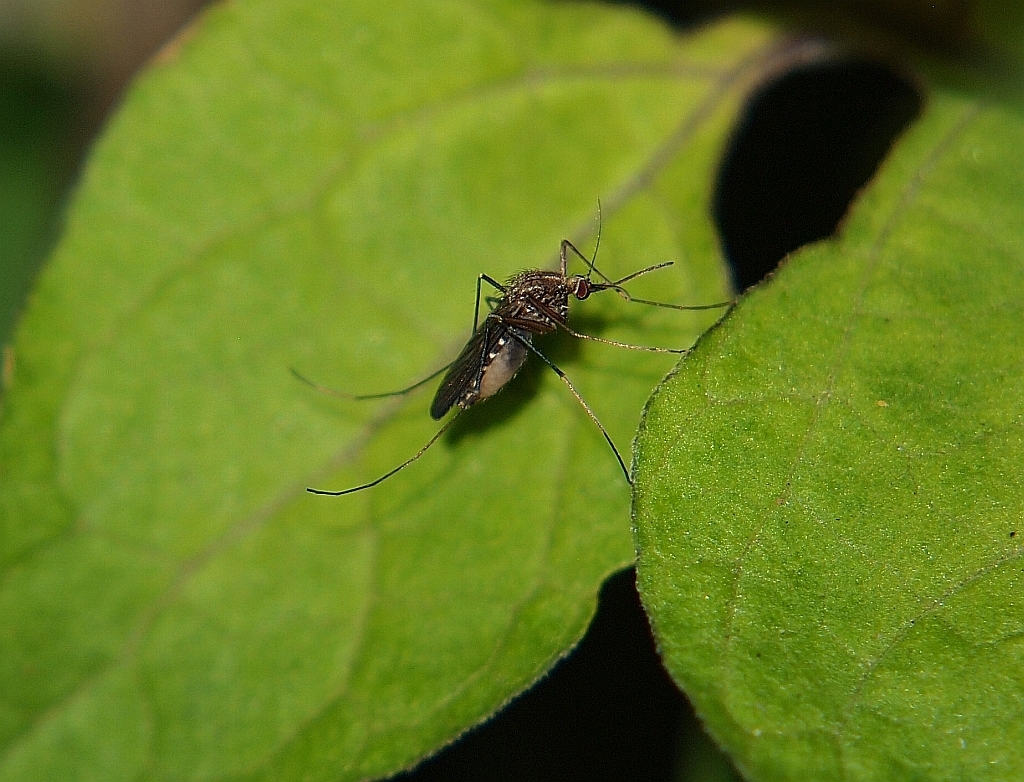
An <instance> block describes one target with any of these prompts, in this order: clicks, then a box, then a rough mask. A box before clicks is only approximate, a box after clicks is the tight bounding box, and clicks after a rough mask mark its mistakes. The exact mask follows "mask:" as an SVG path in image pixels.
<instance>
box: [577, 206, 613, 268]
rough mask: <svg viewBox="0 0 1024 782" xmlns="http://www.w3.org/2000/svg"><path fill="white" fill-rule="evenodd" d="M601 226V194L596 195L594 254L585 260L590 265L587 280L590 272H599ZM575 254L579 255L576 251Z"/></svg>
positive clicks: (602, 224)
mask: <svg viewBox="0 0 1024 782" xmlns="http://www.w3.org/2000/svg"><path fill="white" fill-rule="evenodd" d="M603 226H604V214H603V213H602V212H601V196H598V197H597V241H595V242H594V255H593V257H591V259H590V260H589V261H587V266H588V267H590V268H588V269H587V280H588V281H589V280H590V273H591V272H597V273H598V274H601V272H598V271H597V251H598V250H600V249H601V228H602V227H603ZM573 249H574V250H575V249H576V248H575V247H573ZM576 254H577V255H579V253H578V252H577V253H576ZM583 260H587V259H586V258H584V259H583ZM601 276H602V277H604V275H603V274H601ZM604 278H605V279H606V280H607V279H608V278H607V277H604Z"/></svg>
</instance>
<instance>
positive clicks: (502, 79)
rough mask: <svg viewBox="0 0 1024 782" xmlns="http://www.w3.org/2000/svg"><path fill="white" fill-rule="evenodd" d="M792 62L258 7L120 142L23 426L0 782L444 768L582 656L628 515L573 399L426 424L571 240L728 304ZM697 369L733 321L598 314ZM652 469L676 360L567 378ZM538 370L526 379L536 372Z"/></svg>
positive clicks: (325, 10) (536, 384) (664, 37)
mask: <svg viewBox="0 0 1024 782" xmlns="http://www.w3.org/2000/svg"><path fill="white" fill-rule="evenodd" d="M772 35H773V33H772V32H771V31H769V30H767V29H765V28H763V27H760V26H757V25H753V24H748V23H742V22H734V23H731V24H725V25H721V26H718V27H712V28H708V29H706V30H703V31H701V32H700V33H698V34H696V35H694V36H693V37H691V38H687V39H678V38H676V37H674V36H673V35H672V34H670V32H669V31H668V30H667V29H666V28H665V27H664V26H663V25H661V24H660V23H658V22H656V21H655V20H652V19H651V18H649V17H646V16H643V15H641V14H639V13H637V12H635V11H632V10H628V9H608V8H600V7H589V6H586V7H585V6H577V5H573V4H559V3H554V4H551V5H539V4H532V3H523V2H514V3H503V2H482V1H481V2H459V3H456V2H451V3H444V2H441V3H438V2H433V1H431V2H426V1H424V2H407V3H400V4H398V3H390V4H389V3H381V2H352V0H345V2H334V3H313V2H308V1H304V2H299V1H298V0H288V1H284V2H283V1H282V0H272V1H271V0H263V1H257V0H252V1H251V2H239V3H226V4H222V5H218V6H216V7H214V8H212V10H211V11H210V12H209V13H207V14H206V15H205V16H204V17H203V19H202V21H201V22H200V23H198V24H197V25H196V27H195V28H194V29H193V30H191V31H190V34H189V35H188V36H186V37H185V38H184V39H182V40H181V41H178V42H177V43H176V44H175V45H174V46H172V47H170V48H169V49H168V50H166V51H165V52H164V53H163V55H162V56H161V57H160V58H158V60H157V61H156V62H155V63H154V65H153V66H152V67H151V68H150V70H149V71H148V72H147V73H145V74H144V75H143V76H142V77H141V78H140V79H139V81H138V83H137V84H136V85H135V86H134V87H133V88H132V90H131V91H130V93H129V94H128V95H127V97H126V99H125V102H124V105H123V106H122V108H121V110H120V112H119V113H118V114H117V116H116V117H114V118H113V120H112V122H111V124H110V126H109V128H108V129H107V131H106V133H105V135H104V136H103V138H101V139H100V140H99V142H98V143H97V145H96V148H95V150H94V153H93V156H92V159H91V161H90V163H89V166H88V168H87V170H86V171H85V174H84V177H83V181H82V183H81V185H80V188H79V191H78V193H77V196H76V198H75V200H74V203H73V205H72V207H71V209H70V213H69V216H68V220H67V230H66V234H65V235H64V237H63V239H62V241H61V243H60V246H59V248H58V250H57V252H56V253H55V255H54V257H53V259H52V260H51V263H50V265H49V267H48V268H47V270H46V272H45V273H44V275H43V277H42V279H41V280H40V283H39V286H38V289H37V290H36V292H35V295H34V296H33V300H32V304H31V306H30V308H29V310H28V311H27V313H26V316H25V318H24V320H23V322H22V324H21V328H20V330H19V332H18V335H17V341H16V344H15V350H14V373H13V384H12V386H11V388H10V390H9V395H8V398H7V400H6V404H5V407H4V410H3V419H2V422H0V473H2V475H3V481H2V482H0V566H2V567H3V568H4V571H3V580H2V581H0V746H2V747H3V752H2V755H0V780H5V782H6V781H7V780H25V779H47V780H49V779H54V778H61V779H102V780H117V779H133V780H134V779H156V778H159V779H163V780H174V779H194V780H201V779H212V778H225V777H230V778H232V779H255V778H268V779H297V778H302V779H332V780H333V779H354V778H365V777H372V776H375V775H383V774H386V773H390V772H393V771H395V770H397V769H400V768H402V767H404V766H407V765H409V764H410V763H412V762H414V761H415V760H416V759H418V758H420V757H422V756H423V755H424V754H426V753H428V752H430V751H432V750H435V749H436V748H438V747H439V746H441V745H442V744H444V743H445V742H448V741H450V740H451V739H453V738H454V737H455V736H457V735H458V734H459V733H461V732H463V731H464V730H466V729H467V728H468V727H470V726H471V725H473V724H475V723H477V722H479V721H480V720H482V719H484V718H485V717H486V716H487V715H489V714H491V713H492V712H493V711H494V710H495V709H496V708H498V707H499V706H500V705H501V704H502V703H504V702H506V701H507V700H508V699H509V698H511V697H512V696H513V695H514V694H516V693H517V692H519V691H521V690H522V689H523V688H524V687H526V686H527V685H529V684H530V683H531V682H532V681H534V680H536V679H537V678H538V677H539V676H540V675H541V674H542V673H543V672H544V671H545V670H546V669H547V668H548V667H549V666H550V665H551V664H552V663H553V662H554V661H555V660H557V659H558V658H559V657H560V656H561V655H563V654H565V653H566V651H567V650H568V649H569V648H570V647H571V646H572V645H573V644H574V643H575V642H576V641H577V640H578V639H579V637H580V636H581V634H582V632H583V630H584V628H585V626H586V625H587V623H588V621H589V619H590V617H591V615H592V614H593V611H594V605H595V596H596V593H597V589H598V586H599V584H600V582H601V581H602V579H603V578H604V577H605V576H606V575H607V574H608V573H610V572H611V571H613V570H616V569H618V568H621V567H622V566H624V565H627V564H629V563H630V562H631V560H632V558H633V551H632V546H631V541H630V535H629V518H628V514H627V511H628V495H629V492H628V487H627V485H626V483H625V481H624V480H623V476H622V475H621V474H620V472H619V468H618V466H617V464H616V462H615V459H614V458H613V455H612V454H611V453H610V452H609V450H608V448H607V445H606V444H605V442H604V440H603V438H602V437H601V434H600V432H598V431H597V430H596V429H595V428H594V427H593V425H592V424H591V422H590V421H589V419H588V418H587V416H586V414H585V413H584V411H583V410H582V409H580V407H579V406H578V405H577V403H576V402H575V400H574V399H573V398H572V396H571V395H570V394H569V393H568V392H567V390H566V389H565V388H564V387H563V386H562V385H561V384H560V383H559V381H558V380H557V378H555V377H554V376H553V375H551V374H550V373H547V372H546V371H545V370H543V368H542V367H541V368H537V367H534V368H533V370H531V371H527V372H525V373H524V377H522V378H520V379H518V380H517V382H516V384H515V387H514V388H510V389H509V390H508V391H506V392H505V393H503V394H502V395H500V396H499V397H497V398H496V399H494V400H493V401H490V402H488V404H487V405H482V406H481V407H480V408H479V410H476V409H474V410H473V411H470V412H468V413H467V414H465V416H464V417H463V419H462V420H460V422H459V424H458V425H457V426H456V427H455V428H454V429H453V430H452V431H451V433H450V435H451V436H446V437H444V438H443V439H442V440H441V441H440V442H439V443H438V444H437V445H436V446H435V447H434V448H433V449H432V450H431V451H429V452H428V453H427V454H426V455H425V456H424V457H423V458H422V459H421V460H420V461H418V462H417V463H415V464H414V465H413V466H411V467H409V468H408V469H407V470H405V471H404V472H402V473H401V474H400V475H398V476H396V477H394V478H392V479H391V480H390V481H388V482H387V483H386V484H384V485H382V486H380V487H378V488H377V489H375V490H373V491H367V492H363V493H360V494H356V495H353V496H347V497H343V498H324V497H314V496H310V495H308V494H306V492H305V491H304V488H305V487H306V486H308V485H316V486H322V487H326V488H341V487H346V486H351V485H354V484H356V483H359V482H361V481H365V480H368V479H372V478H375V477H376V476H378V475H380V474H382V473H383V472H384V471H386V470H388V469H389V468H391V467H393V466H394V465H396V464H398V463H400V462H401V461H402V460H404V459H406V458H407V457H408V456H409V455H410V454H412V453H414V452H415V451H416V450H417V449H418V448H419V447H420V446H421V445H422V444H423V443H424V442H426V440H427V439H428V438H429V437H430V436H431V435H432V434H433V432H434V431H435V430H436V426H437V425H436V424H435V423H434V422H433V421H431V420H430V419H429V417H428V416H427V414H426V411H427V408H428V405H429V392H427V391H421V392H417V393H415V394H411V395H409V397H407V398H402V399H394V400H390V401H384V402H353V401H346V400H339V399H336V398H331V397H328V396H324V395H319V394H317V393H316V392H315V391H313V390H312V389H310V388H308V387H306V386H304V385H302V384H300V383H298V382H297V381H296V380H295V378H294V377H292V375H291V374H290V372H289V368H291V367H294V368H296V369H297V370H299V371H301V372H302V373H303V374H305V375H308V376H310V377H312V378H314V379H315V380H317V381H318V382H320V383H323V384H325V385H330V386H336V387H339V388H342V389H345V390H347V391H352V392H356V393H358V392H364V393H365V392H376V391H385V390H389V389H393V388H401V387H403V386H406V385H408V384H409V383H411V382H413V381H415V380H417V379H419V378H420V377H423V376H424V375H426V374H429V373H430V372H431V371H432V370H434V369H436V368H437V367H438V366H442V365H443V364H445V363H446V362H447V361H450V360H451V358H452V357H453V356H454V355H455V353H456V352H457V350H458V349H459V347H460V343H461V341H463V340H465V339H466V337H467V336H468V331H469V327H470V322H471V310H472V306H473V294H474V283H475V281H476V276H477V274H478V273H480V272H487V273H489V274H491V275H493V276H495V277H499V278H500V277H502V276H505V275H508V274H511V273H512V272H514V271H516V270H517V269H519V268H522V267H528V266H542V265H548V264H550V263H551V262H552V260H553V259H554V257H555V254H556V252H557V248H558V242H559V240H560V239H562V238H563V237H565V236H570V237H573V238H580V239H586V238H587V237H588V236H592V235H593V230H594V227H595V221H594V215H595V211H596V209H595V207H596V200H597V198H598V196H601V197H602V198H603V202H604V217H605V219H604V239H603V242H602V247H601V254H600V257H599V259H598V260H599V263H600V266H601V268H602V269H603V270H604V271H605V272H606V273H608V274H612V275H617V274H626V273H629V272H631V271H634V270H635V269H638V268H640V267H642V266H644V265H647V264H649V263H655V262H660V261H664V260H669V259H672V260H675V261H677V262H679V263H678V265H677V266H676V267H674V268H673V269H670V270H666V271H663V272H659V273H658V274H657V275H655V274H652V275H650V276H649V277H648V278H645V279H641V280H637V281H636V286H635V288H632V290H633V291H634V292H635V293H636V294H637V295H640V296H647V297H649V298H659V299H663V300H668V301H674V302H686V303H700V302H708V301H720V300H721V298H722V297H723V295H724V293H725V286H726V282H725V278H726V273H725V271H724V270H723V268H722V267H721V264H720V260H719V258H718V253H717V251H716V249H715V247H716V245H715V239H714V233H713V229H712V226H711V224H710V221H709V219H708V217H707V199H708V192H709V190H710V184H709V183H710V182H711V180H712V176H713V169H714V163H715V161H716V159H717V154H718V151H719V149H720V148H721V145H722V143H723V139H724V138H725V136H726V134H727V132H728V128H729V127H730V124H731V121H732V119H733V117H734V115H735V112H736V109H737V105H738V103H739V99H740V96H741V95H742V92H743V89H744V84H745V80H749V79H752V78H755V77H756V75H757V69H758V66H757V62H758V61H757V59H756V58H757V54H758V52H761V51H763V50H764V49H765V47H768V46H770V43H771V38H772ZM577 315H578V316H579V317H576V318H575V320H574V322H575V323H576V325H577V326H578V327H579V328H581V329H583V330H586V331H590V332H592V333H598V334H600V335H602V336H604V337H607V338H611V339H618V340H622V341H627V342H632V343H643V344H660V345H668V346H675V347H682V346H686V345H688V344H689V343H690V342H692V341H693V340H694V339H695V337H696V335H697V334H698V333H699V331H700V330H701V329H702V328H703V327H704V326H705V325H706V324H707V323H708V322H709V320H710V319H712V318H713V317H714V315H713V314H711V315H707V314H706V313H702V314H700V316H698V315H697V314H693V313H689V314H688V313H680V312H672V311H665V310H654V309H649V308H642V307H639V306H632V307H631V306H630V305H629V304H627V303H625V302H622V301H621V300H618V299H617V298H616V297H614V296H613V295H611V294H605V295H604V298H603V300H601V297H595V299H594V300H593V301H588V302H586V303H585V305H581V306H580V307H579V308H578V311H577ZM541 344H542V346H543V347H544V349H545V350H546V351H547V352H548V354H549V355H550V356H551V357H552V358H553V359H554V360H556V361H557V362H558V363H559V364H561V365H562V366H564V367H565V369H566V371H567V372H568V374H569V375H570V376H571V377H572V379H573V381H574V382H575V383H576V384H577V386H578V387H579V389H580V390H581V392H582V394H583V395H584V397H585V398H586V399H588V400H589V401H590V402H591V404H592V406H593V408H594V409H595V411H596V412H597V414H598V415H599V416H600V417H601V419H602V420H603V422H604V423H605V425H606V426H607V428H608V430H609V432H610V433H611V436H612V437H613V438H614V439H615V441H616V442H617V443H619V445H620V448H621V447H625V445H626V444H627V443H628V442H629V437H630V434H631V432H632V431H633V428H634V426H635V423H636V421H637V419H638V416H639V411H640V409H641V406H642V404H643V401H644V399H645V398H646V397H647V395H648V394H649V392H650V389H651V388H652V387H653V386H654V385H655V384H656V382H657V381H658V380H659V378H661V377H662V376H663V375H664V373H665V372H666V371H667V370H668V369H669V368H670V366H671V364H672V360H671V358H670V357H668V356H665V355H652V354H646V353H637V352H634V351H621V350H616V349H613V348H610V347H608V346H603V345H595V344H593V343H588V344H582V345H581V344H576V343H574V342H573V341H572V340H570V339H566V338H553V339H549V340H547V341H545V342H541ZM534 363H536V362H534Z"/></svg>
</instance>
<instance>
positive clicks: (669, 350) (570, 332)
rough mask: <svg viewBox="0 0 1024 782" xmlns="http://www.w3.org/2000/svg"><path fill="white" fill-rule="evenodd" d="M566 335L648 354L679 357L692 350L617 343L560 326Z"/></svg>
mask: <svg viewBox="0 0 1024 782" xmlns="http://www.w3.org/2000/svg"><path fill="white" fill-rule="evenodd" d="M559 325H560V326H561V327H562V329H564V330H565V333H566V334H568V335H569V336H572V337H576V339H589V340H590V341H591V342H601V343H602V344H605V345H614V346H615V347H617V348H628V349H629V350H646V351H647V352H648V353H675V354H677V355H680V354H683V353H689V352H690V348H657V347H653V346H650V345H630V344H629V343H628V342H616V341H615V340H613V339H603V338H602V337H595V336H593V335H592V334H581V333H580V332H578V331H573V330H572V329H571V328H569V327H568V326H566V325H564V324H559Z"/></svg>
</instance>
